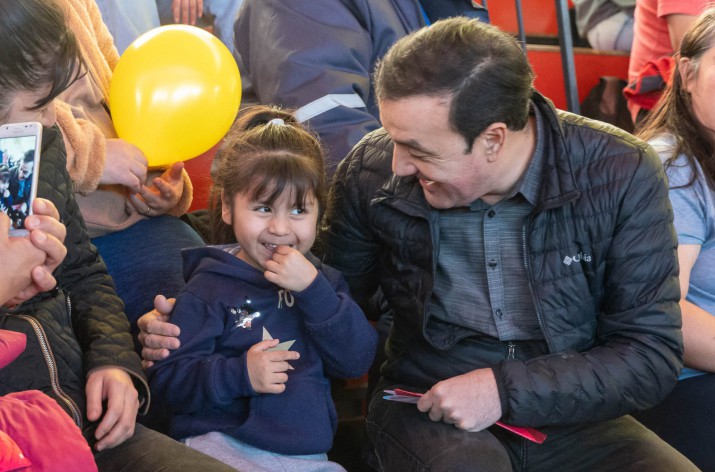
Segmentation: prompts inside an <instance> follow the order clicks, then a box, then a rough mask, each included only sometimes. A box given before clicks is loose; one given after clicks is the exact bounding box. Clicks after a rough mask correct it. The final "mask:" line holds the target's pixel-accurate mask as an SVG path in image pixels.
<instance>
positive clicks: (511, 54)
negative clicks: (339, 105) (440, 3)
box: [375, 17, 534, 152]
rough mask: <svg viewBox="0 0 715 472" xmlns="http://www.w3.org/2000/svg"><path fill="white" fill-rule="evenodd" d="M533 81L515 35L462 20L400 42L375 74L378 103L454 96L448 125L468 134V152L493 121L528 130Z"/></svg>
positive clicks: (443, 23)
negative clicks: (411, 98) (416, 97)
mask: <svg viewBox="0 0 715 472" xmlns="http://www.w3.org/2000/svg"><path fill="white" fill-rule="evenodd" d="M533 82H534V73H533V71H532V70H531V66H530V65H529V62H528V61H527V59H526V56H525V55H524V51H523V50H522V49H521V47H520V46H519V43H518V42H517V41H516V40H515V39H514V38H513V37H512V36H510V35H509V34H507V33H504V32H503V31H501V30H499V29H498V28H496V27H494V26H491V25H488V24H485V23H482V22H479V21H478V20H470V19H467V18H463V17H457V18H450V19H446V20H442V21H438V22H435V23H434V24H433V25H431V26H429V27H426V28H422V29H421V30H418V31H416V32H415V33H412V34H410V35H408V36H406V37H404V38H402V39H400V40H399V41H398V42H397V43H395V44H394V45H393V46H392V48H391V49H390V50H389V51H388V52H387V54H386V55H385V57H384V58H383V59H382V60H381V61H380V62H379V63H378V65H377V68H376V71H375V89H376V93H377V99H378V101H383V100H399V99H403V98H408V97H413V96H418V95H426V96H433V97H447V98H450V100H451V104H450V111H449V124H450V126H451V127H452V128H453V129H454V130H455V131H456V132H458V133H459V134H461V135H462V136H464V139H465V141H466V143H467V149H466V152H470V151H471V148H472V144H473V143H474V140H475V139H476V137H477V136H479V135H480V134H481V133H482V132H483V131H484V130H485V129H487V127H488V126H489V125H491V124H492V123H498V122H501V123H504V124H506V125H507V127H508V128H509V129H510V130H514V131H516V130H521V129H523V128H524V127H525V126H526V123H527V120H528V117H529V99H530V97H531V93H532V87H533ZM425 112H428V111H427V110H425Z"/></svg>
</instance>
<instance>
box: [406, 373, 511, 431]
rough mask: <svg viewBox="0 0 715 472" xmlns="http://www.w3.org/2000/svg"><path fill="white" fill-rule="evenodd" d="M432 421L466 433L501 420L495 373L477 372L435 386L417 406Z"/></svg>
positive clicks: (479, 429)
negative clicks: (427, 414)
mask: <svg viewBox="0 0 715 472" xmlns="http://www.w3.org/2000/svg"><path fill="white" fill-rule="evenodd" d="M417 408H418V409H419V410H420V411H421V412H424V413H429V417H430V419H431V420H432V421H443V422H445V423H447V424H453V425H454V426H456V427H457V428H459V429H462V430H465V431H481V430H483V429H485V428H488V427H489V426H491V425H493V424H494V423H495V422H496V421H498V420H499V418H501V415H502V411H501V402H500V400H499V392H498V390H497V383H496V380H495V379H494V372H492V370H491V369H478V370H474V371H472V372H468V373H466V374H463V375H458V376H457V377H452V378H450V379H447V380H443V381H442V382H439V383H437V384H436V385H434V386H433V387H432V388H431V389H430V390H429V391H428V392H427V393H425V394H424V395H423V396H422V397H421V398H420V399H419V401H418V402H417Z"/></svg>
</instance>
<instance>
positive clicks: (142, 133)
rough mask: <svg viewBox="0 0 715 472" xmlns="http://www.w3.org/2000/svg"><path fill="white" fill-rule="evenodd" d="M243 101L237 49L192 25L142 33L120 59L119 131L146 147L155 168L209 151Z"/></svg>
mask: <svg viewBox="0 0 715 472" xmlns="http://www.w3.org/2000/svg"><path fill="white" fill-rule="evenodd" d="M240 100H241V78H240V76H239V73H238V66H237V65H236V61H235V60H234V58H233V55H232V54H231V52H230V51H229V50H228V49H227V48H226V46H224V45H223V43H221V41H220V40H219V39H218V38H216V37H215V36H214V35H212V34H211V33H209V32H207V31H204V30H202V29H200V28H196V27H193V26H187V25H169V26H162V27H160V28H156V29H153V30H151V31H149V32H147V33H145V34H143V35H142V36H140V37H139V38H138V39H137V40H136V41H134V42H133V43H132V44H131V45H130V46H129V48H127V50H126V51H125V52H124V54H123V55H122V57H121V58H120V59H119V62H118V63H117V67H116V68H115V69H114V73H113V77H112V83H111V85H110V90H109V104H110V108H111V110H112V120H113V121H114V127H115V129H116V130H117V134H118V135H119V137H120V138H122V139H125V140H126V141H128V142H130V143H132V144H134V145H136V146H137V147H138V148H139V149H141V150H142V151H143V152H144V154H145V155H146V157H147V159H148V162H149V166H150V167H166V166H168V165H169V164H171V163H173V162H175V161H177V160H178V161H183V160H186V159H191V158H192V157H196V156H198V155H200V154H202V153H204V152H206V151H207V150H209V149H210V148H211V147H213V146H214V145H215V144H216V143H217V142H218V141H219V140H220V139H221V138H223V136H224V135H225V134H226V132H227V131H228V129H229V128H230V127H231V124H232V123H233V120H234V119H235V118H236V113H237V112H238V106H239V103H240Z"/></svg>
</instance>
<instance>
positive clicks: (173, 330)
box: [137, 295, 181, 369]
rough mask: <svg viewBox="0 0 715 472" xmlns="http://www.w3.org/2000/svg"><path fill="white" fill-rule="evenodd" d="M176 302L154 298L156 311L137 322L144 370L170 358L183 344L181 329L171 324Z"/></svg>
mask: <svg viewBox="0 0 715 472" xmlns="http://www.w3.org/2000/svg"><path fill="white" fill-rule="evenodd" d="M175 301H176V300H174V299H173V298H169V299H167V298H166V297H164V296H163V295H157V296H156V297H155V298H154V309H153V310H152V311H150V312H149V313H147V314H145V315H142V316H141V317H140V318H139V320H137V326H138V327H139V342H140V343H141V345H142V367H144V369H148V368H149V367H151V366H153V365H154V362H155V361H160V360H162V359H166V358H167V357H169V354H170V352H171V351H172V350H174V349H178V348H179V345H180V344H181V343H180V342H179V334H180V333H181V329H179V327H178V326H176V325H175V324H171V323H169V318H170V316H171V311H172V310H173V309H174V302H175Z"/></svg>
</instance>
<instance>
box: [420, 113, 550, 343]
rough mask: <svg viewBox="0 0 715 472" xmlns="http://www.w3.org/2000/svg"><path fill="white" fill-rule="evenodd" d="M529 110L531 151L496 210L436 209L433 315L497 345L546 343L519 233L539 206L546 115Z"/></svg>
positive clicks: (433, 326)
mask: <svg viewBox="0 0 715 472" xmlns="http://www.w3.org/2000/svg"><path fill="white" fill-rule="evenodd" d="M532 110H533V113H534V115H535V117H536V147H535V150H534V155H533V156H532V158H531V161H530V162H529V165H528V166H527V169H526V171H525V172H524V175H523V176H522V177H521V179H520V180H519V182H517V184H516V185H515V186H514V190H513V192H512V193H511V194H510V195H509V196H508V197H506V198H505V199H503V200H501V201H499V202H498V203H496V204H495V205H489V204H487V203H485V202H483V201H481V200H477V201H475V202H473V203H472V204H471V206H470V207H469V208H466V207H463V208H454V209H450V210H439V211H438V210H435V211H436V213H437V215H438V222H439V223H438V225H439V227H438V230H439V248H438V251H439V252H438V254H439V257H438V258H437V270H436V276H435V283H434V290H433V293H432V298H431V300H430V304H429V307H428V311H429V314H430V318H432V317H434V318H437V319H438V320H439V321H442V322H444V323H446V324H447V325H455V326H458V327H461V328H465V329H467V330H469V331H473V332H474V334H486V335H489V336H492V337H494V338H497V339H499V340H502V341H516V340H537V339H543V333H542V332H541V329H540V327H539V321H538V319H537V316H536V310H535V307H534V302H533V298H532V295H531V289H530V287H529V280H528V275H527V269H526V255H525V247H524V246H525V244H526V241H525V239H524V238H525V235H524V234H523V232H524V224H525V220H526V218H527V216H528V215H529V214H530V213H531V212H532V210H533V208H534V207H535V205H536V203H537V199H538V194H539V189H540V186H541V176H542V170H543V167H544V130H543V126H545V124H544V122H543V121H544V118H543V117H542V116H541V114H540V112H539V111H538V110H536V109H535V108H534V107H532ZM435 321H436V320H435ZM444 323H439V322H432V323H428V330H443V329H445V328H446V327H445V326H444ZM433 334H436V333H433Z"/></svg>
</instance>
